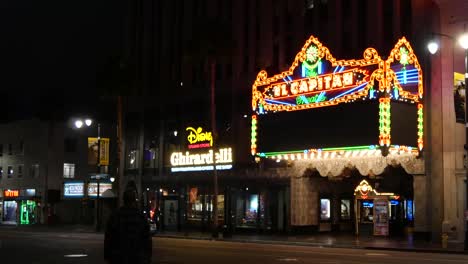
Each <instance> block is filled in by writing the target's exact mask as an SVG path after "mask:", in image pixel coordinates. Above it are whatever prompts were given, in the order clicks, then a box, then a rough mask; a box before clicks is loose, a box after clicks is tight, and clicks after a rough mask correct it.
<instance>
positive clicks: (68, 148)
mask: <svg viewBox="0 0 468 264" xmlns="http://www.w3.org/2000/svg"><path fill="white" fill-rule="evenodd" d="M63 145H64V148H65V149H64V150H65V152H75V151H76V139H74V138H66V139H65V141H64V144H63Z"/></svg>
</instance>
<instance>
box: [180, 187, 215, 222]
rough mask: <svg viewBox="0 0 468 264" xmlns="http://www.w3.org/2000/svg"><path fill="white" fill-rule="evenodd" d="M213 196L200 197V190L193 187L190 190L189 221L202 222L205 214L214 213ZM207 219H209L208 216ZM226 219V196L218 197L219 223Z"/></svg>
mask: <svg viewBox="0 0 468 264" xmlns="http://www.w3.org/2000/svg"><path fill="white" fill-rule="evenodd" d="M212 199H213V195H200V194H199V189H198V188H197V187H193V188H190V189H189V200H188V206H187V220H188V221H192V222H200V221H201V219H202V218H203V212H204V211H205V214H206V215H209V214H211V213H212V212H213V201H212ZM205 218H208V217H207V216H206V217H205ZM223 219H224V195H218V221H223Z"/></svg>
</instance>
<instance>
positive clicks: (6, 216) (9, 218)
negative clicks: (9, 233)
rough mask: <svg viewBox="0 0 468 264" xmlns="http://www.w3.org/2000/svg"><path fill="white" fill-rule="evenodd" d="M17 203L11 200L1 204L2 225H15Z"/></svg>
mask: <svg viewBox="0 0 468 264" xmlns="http://www.w3.org/2000/svg"><path fill="white" fill-rule="evenodd" d="M17 211H18V203H17V202H16V201H12V200H10V201H9V200H6V201H4V202H3V223H5V224H16V223H17V215H16V214H17Z"/></svg>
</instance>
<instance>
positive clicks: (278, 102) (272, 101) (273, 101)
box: [265, 99, 296, 106]
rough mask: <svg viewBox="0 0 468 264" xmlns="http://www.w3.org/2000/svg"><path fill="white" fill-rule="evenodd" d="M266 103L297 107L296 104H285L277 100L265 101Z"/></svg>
mask: <svg viewBox="0 0 468 264" xmlns="http://www.w3.org/2000/svg"><path fill="white" fill-rule="evenodd" d="M265 102H268V103H276V104H284V105H290V106H296V105H295V104H290V103H285V102H281V101H276V100H271V99H265Z"/></svg>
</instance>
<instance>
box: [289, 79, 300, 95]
mask: <svg viewBox="0 0 468 264" xmlns="http://www.w3.org/2000/svg"><path fill="white" fill-rule="evenodd" d="M298 85H299V83H297V82H293V83H291V93H292V94H297V93H298V90H297V86H298Z"/></svg>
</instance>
